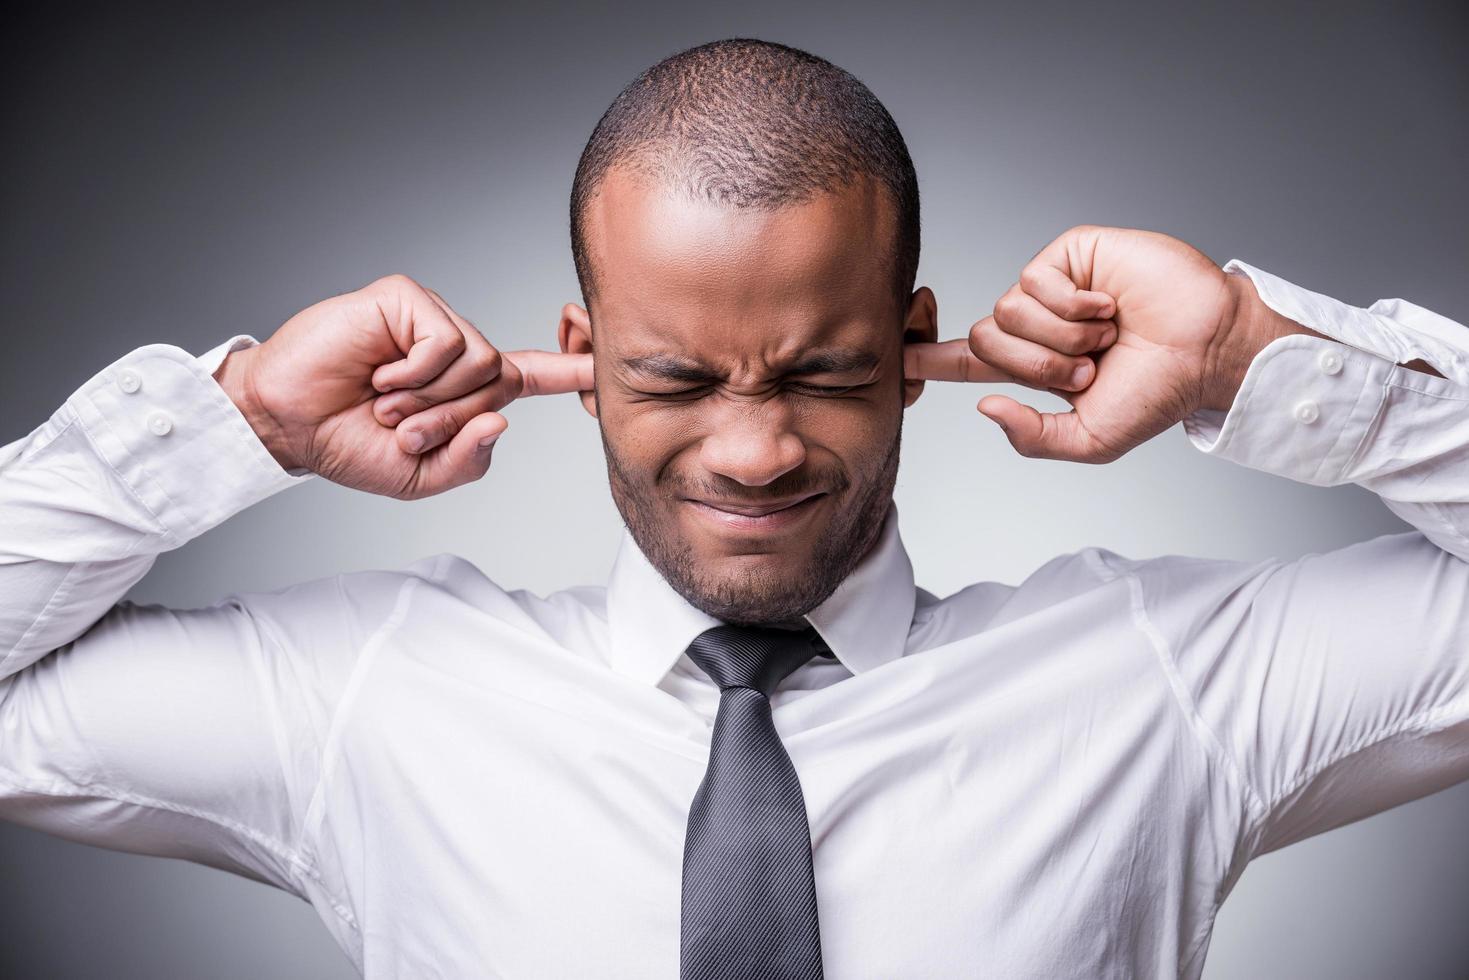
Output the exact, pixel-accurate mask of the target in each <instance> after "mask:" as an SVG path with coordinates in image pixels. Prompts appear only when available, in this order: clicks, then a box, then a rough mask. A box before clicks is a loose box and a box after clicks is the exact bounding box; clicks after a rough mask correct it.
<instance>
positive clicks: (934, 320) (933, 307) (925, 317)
mask: <svg viewBox="0 0 1469 980" xmlns="http://www.w3.org/2000/svg"><path fill="white" fill-rule="evenodd" d="M938 339H939V303H938V300H937V299H935V298H934V295H933V290H932V289H929V288H928V287H927V286H919V287H918V288H917V289H916V290H914V292H913V298H912V299H911V300H909V301H908V314H907V316H905V317H904V318H903V344H904V345H905V346H906V345H908V344H932V343H934V342H936V341H937V340H938ZM921 394H923V382H922V381H910V380H908V379H906V378H905V379H904V380H903V407H904V408H907V407H909V406H910V405H912V404H913V403H914V402H916V401H917V400H918V396H919V395H921Z"/></svg>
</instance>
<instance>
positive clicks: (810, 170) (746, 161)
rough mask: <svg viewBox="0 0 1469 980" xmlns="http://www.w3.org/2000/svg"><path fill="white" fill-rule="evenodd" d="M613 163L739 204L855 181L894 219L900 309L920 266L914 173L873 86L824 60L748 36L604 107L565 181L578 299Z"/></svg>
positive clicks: (778, 203)
mask: <svg viewBox="0 0 1469 980" xmlns="http://www.w3.org/2000/svg"><path fill="white" fill-rule="evenodd" d="M614 165H628V166H632V167H634V168H637V169H639V170H641V171H642V172H644V173H646V174H649V175H652V176H655V177H657V178H659V179H663V180H673V181H678V182H682V183H684V184H685V185H686V186H687V187H688V189H690V190H691V191H692V192H694V193H697V194H700V195H702V196H704V197H706V198H708V199H709V200H712V201H717V202H719V203H723V204H729V205H732V206H734V207H742V208H746V207H748V208H763V209H776V208H780V207H784V206H786V205H790V204H796V203H800V202H803V201H806V200H809V199H810V198H812V197H815V196H817V195H819V194H822V193H827V192H831V191H835V190H839V189H841V188H843V187H845V186H847V185H849V184H851V183H853V182H855V181H858V180H861V179H862V178H869V179H872V180H875V181H876V182H877V183H878V184H879V186H881V187H883V188H885V189H886V191H887V193H888V195H889V196H890V198H891V200H892V203H893V205H894V206H895V211H896V216H897V232H896V239H897V240H896V241H895V242H894V243H893V266H894V270H893V274H894V289H895V292H896V295H897V297H898V300H899V309H900V310H906V309H907V306H908V297H909V295H910V294H911V293H912V290H913V285H914V280H915V278H916V276H917V274H918V248H919V220H918V175H917V174H916V173H915V172H914V169H913V161H912V159H911V158H910V157H909V155H908V145H907V144H906V143H905V142H904V141H903V134H902V133H900V132H899V131H898V125H897V123H895V122H893V117H892V116H890V115H889V114H888V111H887V109H886V108H885V107H884V106H883V104H882V103H881V102H879V101H878V99H877V96H875V95H873V94H872V92H871V90H869V89H868V88H867V86H866V85H863V84H862V83H861V82H860V81H858V80H857V79H856V77H854V76H853V75H852V74H851V73H850V72H847V71H845V70H843V69H841V68H838V67H837V66H836V65H834V64H832V63H831V62H829V61H826V60H825V59H823V58H819V57H817V56H816V55H814V54H810V53H808V52H806V51H801V50H798V49H796V48H791V47H787V46H786V45H783V44H776V43H774V42H771V41H759V40H755V39H753V38H730V39H728V40H723V41H713V42H710V43H708V44H702V45H700V46H698V47H695V48H690V49H688V50H687V51H682V52H680V53H678V54H675V55H673V56H671V57H669V58H665V59H664V60H663V61H660V62H658V64H656V65H654V66H653V67H651V68H649V69H647V70H646V71H644V72H643V73H642V74H640V75H638V77H637V78H635V79H633V80H632V81H631V82H630V83H628V85H627V87H626V88H624V89H623V90H622V92H621V93H620V94H619V95H618V96H617V98H616V99H615V100H614V101H613V103H612V105H611V106H610V107H608V109H607V111H606V112H605V113H603V114H602V118H601V119H600V120H599V121H598V123H597V127H596V129H594V130H593V131H592V136H591V138H590V139H589V140H587V145H586V147H585V148H584V149H583V150H582V155H581V160H580V161H579V162H578V164H577V168H576V178H575V179H574V180H573V182H572V186H571V253H572V259H573V261H574V262H575V263H576V276H577V281H578V283H579V284H580V286H581V291H582V297H583V300H584V301H589V300H590V298H591V294H592V292H593V290H594V287H595V282H594V278H595V277H594V275H593V271H592V268H591V262H590V259H589V256H588V254H587V245H586V232H585V225H584V217H585V214H586V209H587V205H588V204H589V203H590V201H591V199H592V197H593V196H594V195H595V194H596V192H597V188H598V185H599V184H600V183H601V182H602V179H603V178H604V177H606V175H607V172H608V171H609V170H610V169H611V168H612V167H613V166H614Z"/></svg>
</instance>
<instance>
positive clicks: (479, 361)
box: [475, 344, 503, 378]
mask: <svg viewBox="0 0 1469 980" xmlns="http://www.w3.org/2000/svg"><path fill="white" fill-rule="evenodd" d="M502 362H503V358H501V356H500V352H499V351H497V350H495V348H493V347H491V346H489V345H488V344H487V345H485V347H484V349H483V350H482V351H481V352H480V355H479V357H478V358H476V363H475V366H476V367H477V368H478V369H479V371H480V373H481V374H483V375H484V376H485V377H486V378H496V377H498V376H499V374H500V367H501V364H502Z"/></svg>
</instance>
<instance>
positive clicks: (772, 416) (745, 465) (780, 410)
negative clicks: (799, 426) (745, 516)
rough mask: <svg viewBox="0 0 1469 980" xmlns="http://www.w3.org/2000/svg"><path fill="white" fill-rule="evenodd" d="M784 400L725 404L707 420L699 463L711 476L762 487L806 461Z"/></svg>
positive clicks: (801, 442) (802, 447)
mask: <svg viewBox="0 0 1469 980" xmlns="http://www.w3.org/2000/svg"><path fill="white" fill-rule="evenodd" d="M792 421H793V419H792V417H791V410H790V407H789V406H788V405H786V404H784V399H780V398H769V399H762V400H761V401H759V402H740V403H737V404H728V405H726V406H724V410H723V411H721V412H719V413H718V415H717V417H716V418H714V419H711V420H710V429H709V432H708V434H707V435H705V436H704V440H703V442H702V443H701V444H700V449H699V462H700V463H702V464H703V466H704V467H705V469H707V470H709V471H710V472H712V473H718V474H720V475H722V476H727V477H729V478H730V479H731V480H738V481H739V482H740V483H743V484H744V485H745V486H749V487H763V486H765V485H766V484H768V483H773V482H775V481H776V480H777V479H779V478H780V477H781V475H782V474H784V473H789V472H790V471H791V470H793V469H795V468H796V467H798V466H800V465H801V464H802V463H803V462H805V461H806V444H805V443H804V442H803V441H802V440H801V437H800V436H799V435H797V434H796V432H795V431H794V429H793V426H792V424H791V423H792Z"/></svg>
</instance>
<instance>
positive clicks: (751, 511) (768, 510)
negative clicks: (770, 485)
mask: <svg viewBox="0 0 1469 980" xmlns="http://www.w3.org/2000/svg"><path fill="white" fill-rule="evenodd" d="M824 492H825V491H821V490H813V491H811V492H810V493H803V494H798V495H797V496H794V497H784V498H782V499H780V500H765V501H762V502H760V503H758V504H741V503H735V502H733V501H728V500H710V499H707V498H704V497H690V498H689V499H690V500H692V501H694V502H695V503H700V504H703V505H704V506H706V507H713V508H714V509H715V510H722V511H725V512H727V513H730V514H743V515H744V516H746V517H760V516H762V515H764V514H773V513H775V512H776V511H778V510H785V509H786V508H787V507H794V506H795V505H796V504H799V503H800V502H801V501H803V500H809V499H810V498H812V497H819V496H821V494H822V493H824Z"/></svg>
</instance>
